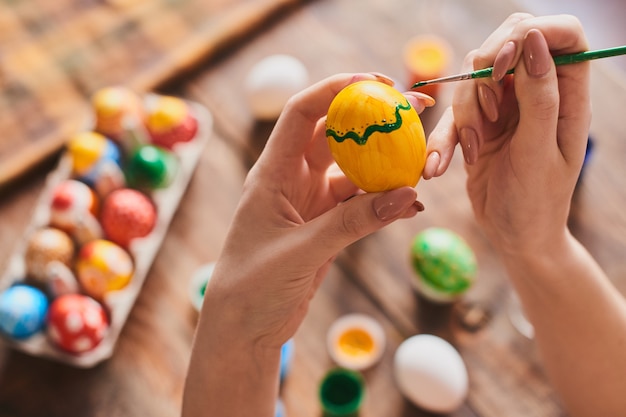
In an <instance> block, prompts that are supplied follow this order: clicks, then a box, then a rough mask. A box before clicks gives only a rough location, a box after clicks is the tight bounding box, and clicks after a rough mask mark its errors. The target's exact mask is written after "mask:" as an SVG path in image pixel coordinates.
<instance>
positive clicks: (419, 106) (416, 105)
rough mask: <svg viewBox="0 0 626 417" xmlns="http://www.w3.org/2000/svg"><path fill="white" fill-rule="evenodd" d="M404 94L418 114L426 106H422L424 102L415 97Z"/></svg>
mask: <svg viewBox="0 0 626 417" xmlns="http://www.w3.org/2000/svg"><path fill="white" fill-rule="evenodd" d="M404 96H405V97H406V99H407V101H408V102H409V103H410V104H411V106H412V107H413V108H414V109H415V111H416V112H417V113H418V114H419V113H421V112H423V111H424V109H425V108H426V106H424V103H422V102H421V101H419V100H418V99H417V97H415V96H412V95H408V94H405V95H404Z"/></svg>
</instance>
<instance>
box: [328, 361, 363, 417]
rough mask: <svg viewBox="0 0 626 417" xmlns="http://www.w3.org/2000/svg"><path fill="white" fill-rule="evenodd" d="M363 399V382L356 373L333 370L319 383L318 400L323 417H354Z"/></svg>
mask: <svg viewBox="0 0 626 417" xmlns="http://www.w3.org/2000/svg"><path fill="white" fill-rule="evenodd" d="M364 397H365V380H364V379H363V376H362V375H361V374H360V373H358V372H356V371H351V370H349V369H344V368H334V369H331V370H330V371H328V372H327V373H326V375H324V378H322V381H321V383H320V388H319V398H320V403H321V406H322V411H323V416H324V417H356V416H358V415H359V409H360V408H361V404H362V403H363V398H364Z"/></svg>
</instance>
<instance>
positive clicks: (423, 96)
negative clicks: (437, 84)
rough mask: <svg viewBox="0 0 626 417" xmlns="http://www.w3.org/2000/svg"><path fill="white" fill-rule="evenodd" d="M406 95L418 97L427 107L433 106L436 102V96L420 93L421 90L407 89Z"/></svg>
mask: <svg viewBox="0 0 626 417" xmlns="http://www.w3.org/2000/svg"><path fill="white" fill-rule="evenodd" d="M404 95H405V96H410V97H415V98H417V99H418V100H419V101H421V102H422V103H423V104H424V106H425V107H432V106H434V105H435V103H436V102H435V99H434V98H432V97H431V96H429V95H428V94H424V93H420V92H419V91H407V92H405V93H404Z"/></svg>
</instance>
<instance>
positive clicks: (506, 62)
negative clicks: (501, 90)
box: [491, 41, 517, 81]
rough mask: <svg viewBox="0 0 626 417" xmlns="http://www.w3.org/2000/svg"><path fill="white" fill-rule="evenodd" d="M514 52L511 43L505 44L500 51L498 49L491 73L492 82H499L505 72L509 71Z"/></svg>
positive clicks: (515, 49) (514, 49)
mask: <svg viewBox="0 0 626 417" xmlns="http://www.w3.org/2000/svg"><path fill="white" fill-rule="evenodd" d="M516 51H517V47H516V46H515V42H513V41H509V42H507V43H505V44H504V46H503V47H502V49H500V52H498V55H496V59H495V61H494V62H493V73H492V74H491V78H492V79H493V80H494V81H500V80H501V79H503V78H504V76H505V75H506V72H507V71H508V70H509V69H511V65H512V64H513V59H514V58H515V53H516Z"/></svg>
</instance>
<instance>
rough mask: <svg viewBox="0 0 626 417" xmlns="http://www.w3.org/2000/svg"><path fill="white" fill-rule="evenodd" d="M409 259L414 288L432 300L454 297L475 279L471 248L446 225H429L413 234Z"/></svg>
mask: <svg viewBox="0 0 626 417" xmlns="http://www.w3.org/2000/svg"><path fill="white" fill-rule="evenodd" d="M411 260H412V263H413V268H414V269H415V272H416V275H417V276H416V279H415V280H414V283H415V287H416V289H417V290H418V291H419V292H420V293H421V294H422V295H423V296H424V297H426V298H428V299H430V300H432V301H435V302H451V301H453V300H455V299H457V298H458V297H460V296H461V295H463V294H464V293H465V292H466V291H467V290H468V289H469V288H470V287H471V286H472V284H473V282H474V279H475V275H476V269H477V268H476V256H475V255H474V252H473V251H472V249H471V248H470V247H469V245H468V244H467V242H465V240H464V239H463V238H462V237H461V236H459V235H458V234H456V233H454V232H453V231H451V230H448V229H445V228H439V227H432V228H429V229H426V230H424V231H422V232H421V233H419V234H418V235H417V236H415V239H414V240H413V246H412V248H411Z"/></svg>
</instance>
